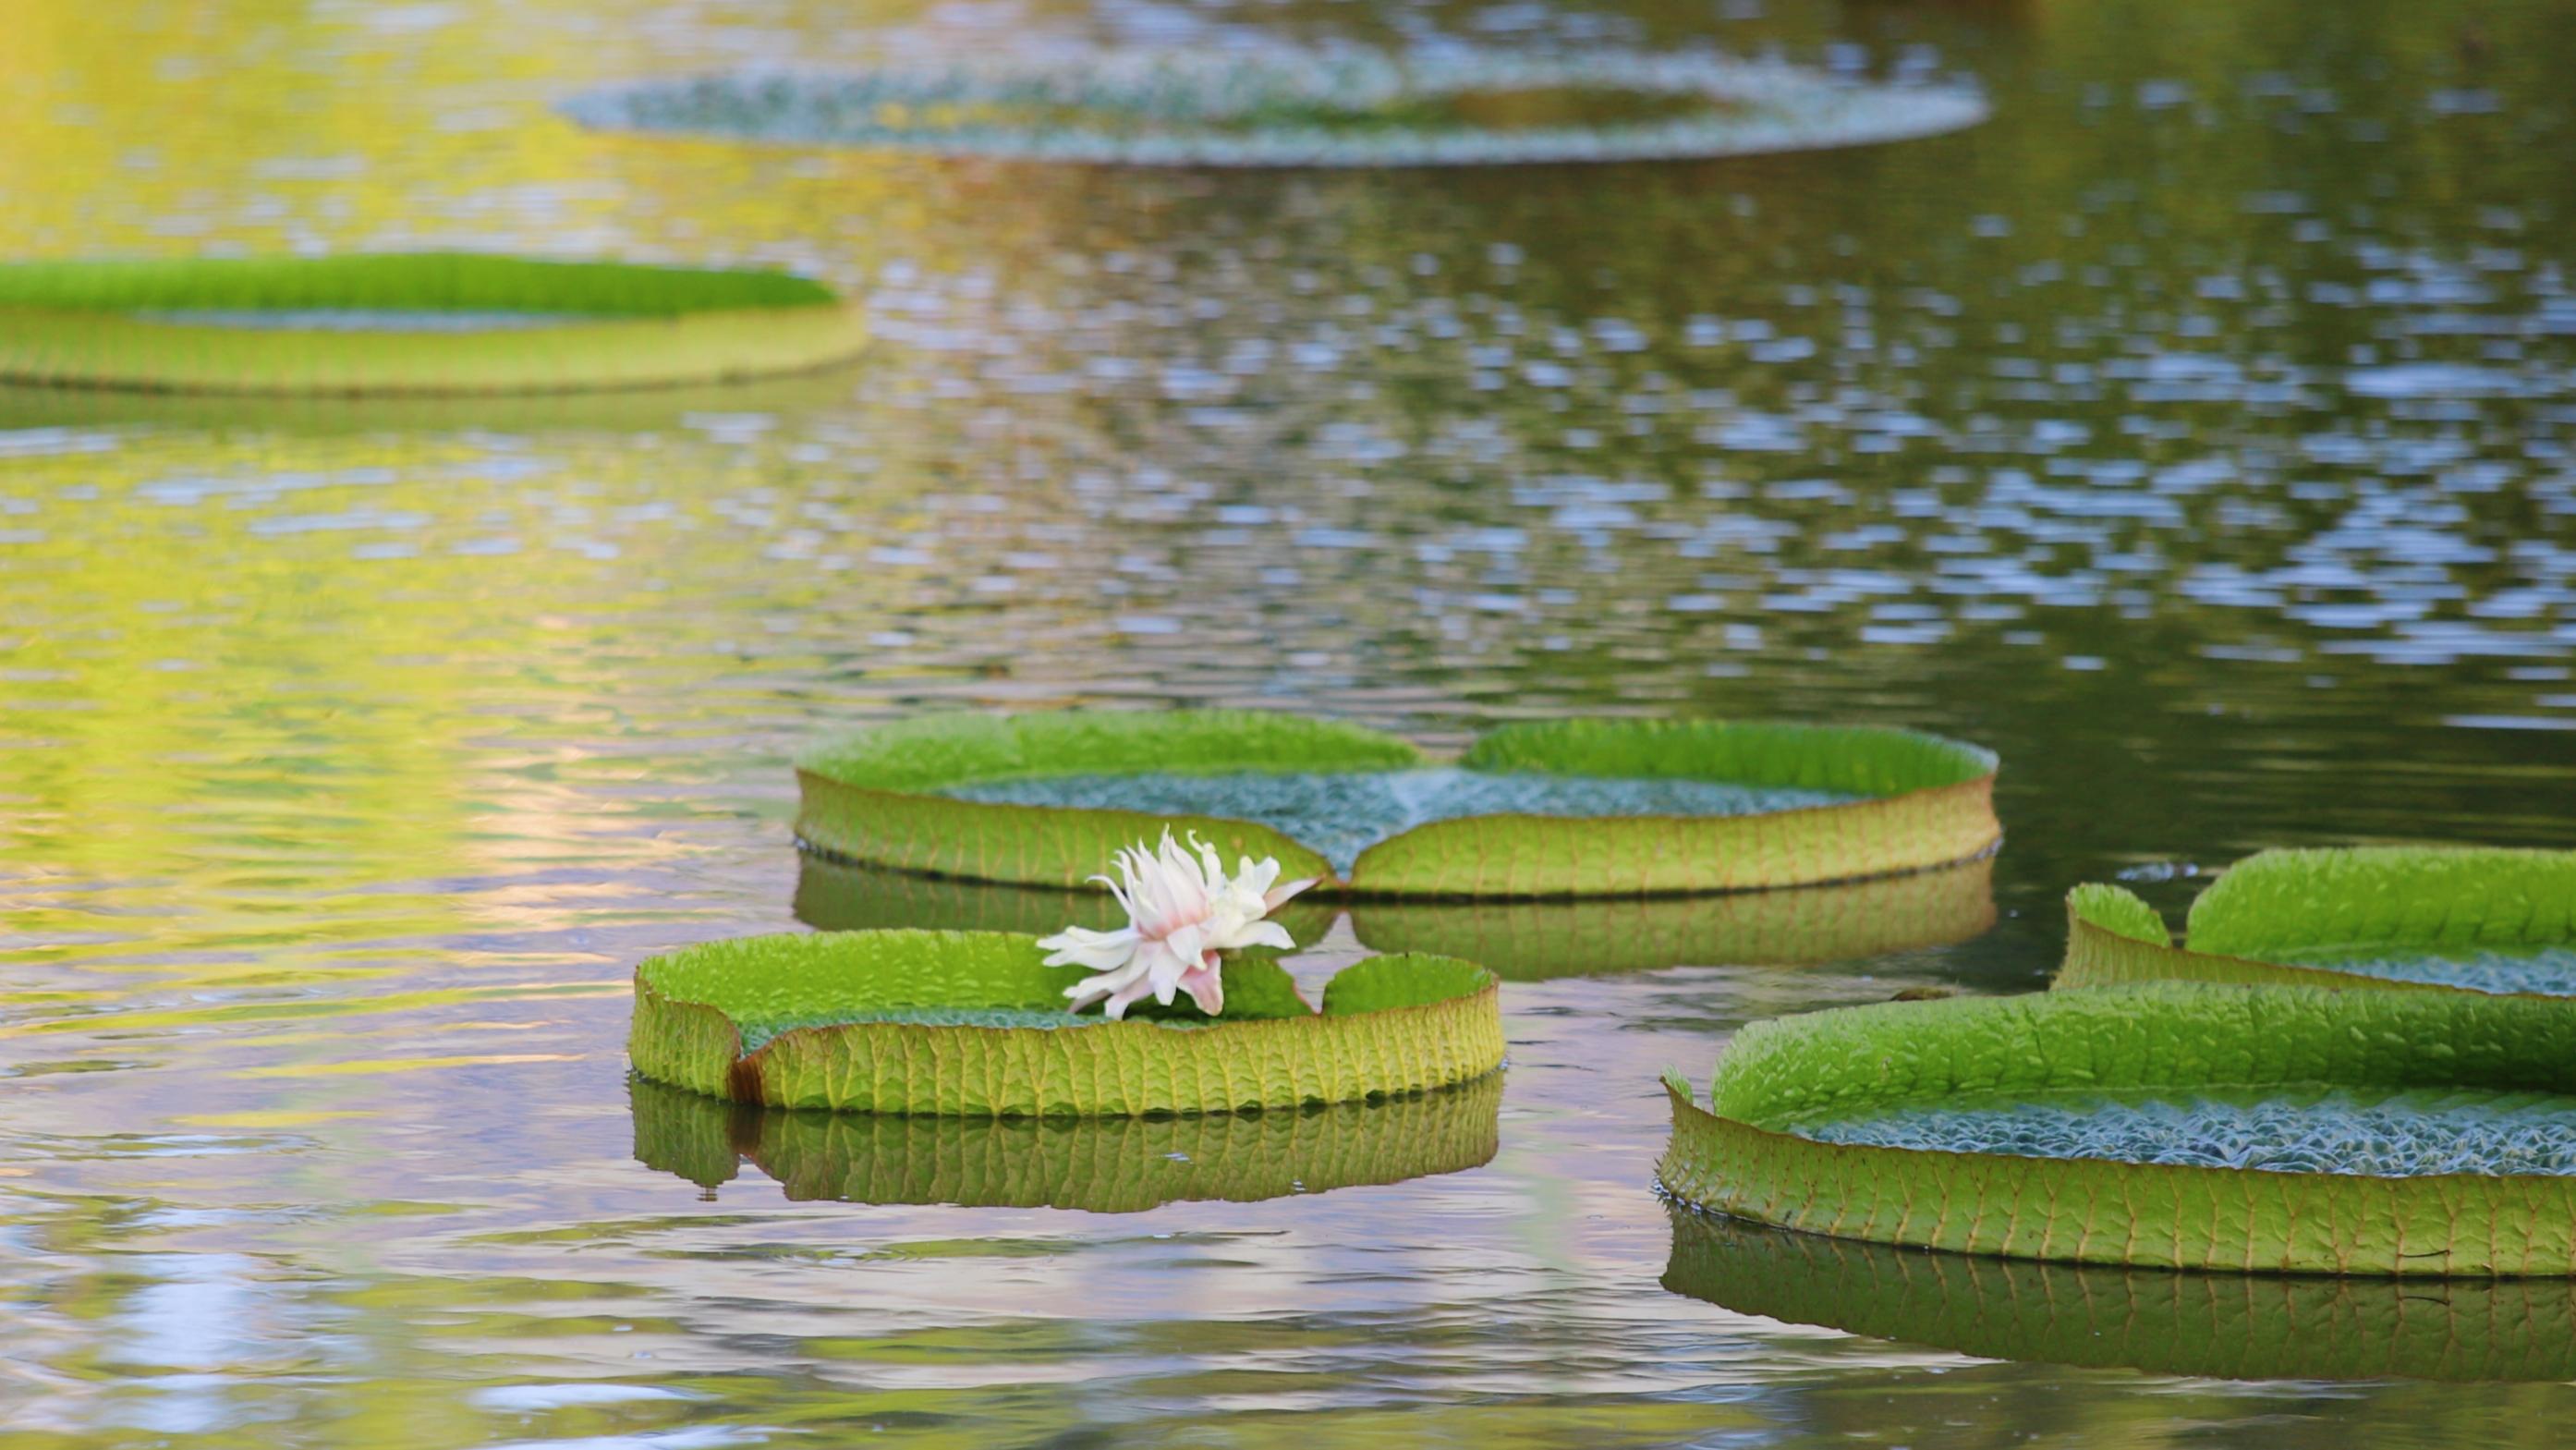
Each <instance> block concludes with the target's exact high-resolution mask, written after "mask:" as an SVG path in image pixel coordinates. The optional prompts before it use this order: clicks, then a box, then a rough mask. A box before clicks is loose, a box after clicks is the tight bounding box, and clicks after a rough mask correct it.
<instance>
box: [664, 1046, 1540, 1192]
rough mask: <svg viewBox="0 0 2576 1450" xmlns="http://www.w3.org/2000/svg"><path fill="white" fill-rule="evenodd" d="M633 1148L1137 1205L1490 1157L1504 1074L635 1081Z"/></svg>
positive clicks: (839, 1180)
mask: <svg viewBox="0 0 2576 1450" xmlns="http://www.w3.org/2000/svg"><path fill="white" fill-rule="evenodd" d="M633 1087H634V1099H635V1157H636V1159H637V1161H639V1162H641V1163H643V1164H644V1165H645V1166H647V1167H650V1168H657V1169H660V1170H663V1171H665V1172H670V1173H676V1174H678V1175H679V1176H681V1177H682V1178H685V1179H688V1180H689V1181H690V1182H692V1183H695V1184H698V1185H699V1186H700V1187H703V1188H715V1187H718V1186H720V1185H722V1184H725V1183H728V1182H731V1181H732V1180H733V1178H734V1176H735V1175H736V1174H737V1173H738V1172H739V1171H740V1169H741V1165H742V1163H743V1162H744V1161H745V1160H748V1161H750V1162H751V1163H752V1164H753V1165H754V1166H756V1167H758V1168H759V1169H760V1171H761V1172H763V1173H765V1174H767V1175H769V1176H770V1177H771V1178H773V1179H776V1180H777V1182H778V1185H779V1187H780V1189H781V1191H782V1192H784V1193H785V1195H786V1196H787V1197H788V1198H790V1199H793V1200H797V1201H807V1200H817V1199H820V1200H830V1201H833V1202H841V1203H953V1204H960V1205H964V1206H967V1207H973V1208H1073V1209H1083V1210H1087V1211H1089V1212H1092V1213H1136V1212H1141V1211H1143V1210H1145V1209H1149V1208H1157V1207H1160V1206H1161V1205H1163V1204H1166V1203H1179V1202H1193V1201H1200V1200H1207V1199H1221V1200H1225V1201H1227V1202H1233V1203H1254V1202H1258V1201H1260V1200H1262V1199H1266V1198H1282V1197H1286V1196H1287V1195H1290V1194H1298V1193H1325V1192H1329V1191H1331V1190H1333V1189H1336V1188H1351V1187H1357V1186H1361V1185H1364V1184H1374V1183H1401V1182H1403V1181H1405V1180H1406V1179H1410V1178H1427V1177H1430V1176H1432V1175H1434V1174H1440V1173H1457V1172H1461V1171H1463V1170H1465V1169H1469V1168H1477V1167H1481V1166H1483V1165H1484V1164H1485V1163H1487V1162H1489V1161H1491V1160H1492V1158H1493V1156H1494V1149H1495V1146H1496V1143H1497V1141H1498V1139H1497V1126H1496V1124H1497V1117H1498V1114H1499V1112H1500V1109H1501V1106H1502V1100H1503V1080H1502V1076H1501V1075H1500V1074H1498V1073H1488V1074H1486V1075H1485V1076H1483V1077H1480V1078H1477V1079H1475V1080H1473V1081H1470V1082H1466V1083H1461V1084H1459V1085H1458V1086H1455V1087H1449V1088H1442V1089H1440V1090H1438V1091H1435V1092H1427V1093H1416V1094H1412V1095H1409V1096H1405V1097H1398V1098H1391V1099H1389V1100H1387V1101H1385V1102H1380V1103H1337V1104H1332V1105H1329V1106H1318V1107H1307V1108H1279V1109H1272V1110H1269V1111H1265V1112H1258V1113H1202V1114H1193V1115H1190V1116H1186V1117H1164V1118H953V1117H917V1116H916V1117H895V1116H890V1115H887V1114H881V1113H827V1112H798V1111H794V1110H790V1109H785V1108H762V1107H756V1106H752V1105H750V1104H745V1103H725V1102H719V1101H717V1100H716V1099H714V1098H710V1097H706V1096H704V1095H702V1094H699V1093H694V1092H690V1091H688V1090H687V1089H685V1088H671V1087H664V1086H662V1085H660V1084H658V1083H652V1082H645V1081H642V1080H638V1081H636V1082H635V1083H634V1085H633Z"/></svg>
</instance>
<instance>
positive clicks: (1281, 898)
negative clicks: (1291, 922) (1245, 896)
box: [1261, 876, 1324, 911]
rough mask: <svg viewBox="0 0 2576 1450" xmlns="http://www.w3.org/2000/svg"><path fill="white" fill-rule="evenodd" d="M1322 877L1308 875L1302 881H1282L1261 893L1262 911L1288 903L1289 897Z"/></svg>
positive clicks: (1274, 909)
mask: <svg viewBox="0 0 2576 1450" xmlns="http://www.w3.org/2000/svg"><path fill="white" fill-rule="evenodd" d="M1323 879H1324V878H1322V877H1321V876H1309V877H1307V878H1306V879H1305V880H1303V881H1286V882H1282V883H1280V884H1279V885H1277V886H1274V887H1272V888H1270V889H1269V890H1268V891H1265V892H1263V893H1262V895H1261V908H1262V910H1264V911H1277V910H1278V909H1279V908H1280V907H1282V906H1285V905H1287V904H1288V901H1289V898H1291V897H1293V896H1295V895H1296V894H1297V893H1298V892H1300V891H1303V890H1305V889H1306V888H1307V887H1309V886H1312V885H1314V884H1315V883H1316V882H1318V881H1321V880H1323Z"/></svg>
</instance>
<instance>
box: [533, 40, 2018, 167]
mask: <svg viewBox="0 0 2576 1450" xmlns="http://www.w3.org/2000/svg"><path fill="white" fill-rule="evenodd" d="M564 110H565V112H566V113H567V114H569V115H570V116H571V117H572V118H573V119H575V120H577V121H580V122H581V123H583V124H585V125H589V126H595V127H599V128H602V129H607V130H626V131H647V132H658V133H666V134H678V135H710V136H730V137H740V138H744V139H754V140H762V141H788V142H806V143H817V144H825V145H843V146H865V147H874V148H887V149H894V150H904V151H919V152H928V153H931V154H934V155H941V156H994V157H1004V158H1009V159H1016V160H1029V161H1057V162H1089V163H1108V164H1120V165H1134V166H1345V167H1347V166H1474V165H1497V164H1514V163H1524V164H1525V163H1536V162H1569V161H1639V160H1655V159H1665V158H1678V157H1705V156H1734V155H1744V154H1752V153H1763V152H1777V151H1799V150H1810V149H1815V148H1818V147H1829V146H1854V145H1864V144H1869V143H1875V142H1886V141H1897V140H1903V139H1907V138H1910V137H1917V136H1928V135H1934V134H1937V133H1940V132H1943V131H1953V130H1957V129H1959V128H1961V127H1965V126H1970V125H1974V124H1975V123H1977V122H1978V121H1981V120H1983V119H1985V116H1986V113H1987V107H1986V103H1985V101H1984V98H1983V97H1981V96H1980V95H1978V94H1977V93H1976V92H1974V91H1972V90H1967V89H1964V88H1961V87H1957V86H1946V85H1888V84H1871V83H1864V82H1859V81H1854V80H1849V79H1845V78H1840V77H1834V76H1829V75H1826V74H1823V73H1821V72H1818V71H1813V70H1808V69H1804V68H1801V67H1797V66H1792V65H1787V64H1783V63H1779V62H1775V61H1741V60H1729V59H1726V58H1724V57H1720V56H1713V55H1703V54H1680V53H1672V52H1665V53H1659V54H1645V53H1639V52H1631V51H1619V50H1612V49H1608V48H1604V47H1584V48H1581V49H1578V50H1575V51H1572V52H1569V53H1566V54H1562V55H1529V54H1506V53H1501V52H1492V51H1477V50H1471V49H1467V48H1463V47H1455V46H1452V47H1445V48H1443V49H1441V50H1439V51H1437V52H1426V53H1423V54H1419V55H1413V56H1404V57H1398V56H1389V55H1381V54H1375V53H1371V52H1365V51H1359V50H1351V49H1342V50H1335V51H1331V52H1308V51H1296V50H1284V49H1274V50H1270V51H1266V52H1245V51H1240V50H1222V49H1220V50H1215V51H1189V52H1180V51H1172V52H1155V51H1115V52H1107V53H1100V54H1092V55H1084V56H1078V57H1062V58H1056V59H1051V60H1046V61H1032V60H987V61H982V62H977V63H970V64H959V65H950V66H944V67H942V66H919V65H909V66H905V67H901V68H879V69H869V70H854V71H847V72H843V73H840V74H834V75H823V74H796V73H775V72H773V73H745V74H732V75H723V74H719V75H707V76H695V77H685V78H679V79H671V80H651V81H643V82H638V83H634V84H630V85H621V86H613V87H609V88H606V89H603V90H597V91H593V92H590V93H588V94H586V95H582V96H578V97H575V98H574V99H573V100H572V101H570V102H569V103H567V104H566V105H565V107H564Z"/></svg>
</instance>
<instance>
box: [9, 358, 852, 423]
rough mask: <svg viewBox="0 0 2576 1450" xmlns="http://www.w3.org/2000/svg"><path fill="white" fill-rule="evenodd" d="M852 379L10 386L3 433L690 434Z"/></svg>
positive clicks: (823, 397) (776, 411)
mask: <svg viewBox="0 0 2576 1450" xmlns="http://www.w3.org/2000/svg"><path fill="white" fill-rule="evenodd" d="M856 386H857V384H856V383H855V382H854V381H853V378H852V376H851V374H850V373H849V372H848V371H847V370H825V371H805V372H797V373H792V374H781V375H779V376H777V377H763V378H754V379H746V380H744V381H740V382H705V383H674V384H672V385H670V386H668V387H653V388H615V389H602V390H591V391H582V392H561V391H549V392H527V393H464V394H448V393H431V394H421V393H401V394H375V395H369V396H365V397H349V396H345V395H323V394H304V395H284V396H270V397H263V398H261V399H260V401H259V406H258V407H256V408H245V407H243V406H242V400H241V398H240V397H239V396H237V395H233V394H227V393H169V392H137V391H133V390H130V389H105V388H61V387H46V386H43V385H37V384H20V383H7V382H0V432H9V431H13V430H17V429H28V428H76V429H108V428H114V429H124V428H151V429H156V430H177V429H184V430H187V431H190V432H199V433H221V434H240V433H261V434H290V435H293V436H296V437H314V436H320V437H346V436H349V435H352V434H385V433H401V434H412V435H419V434H434V433H479V434H489V433H618V434H634V433H642V432H661V433H672V434H679V433H685V432H688V431H690V430H692V429H693V428H701V427H706V426H709V425H710V424H711V422H712V421H713V420H717V419H727V418H735V417H740V416H743V415H747V414H755V413H759V414H769V415H772V416H777V417H794V416H797V415H801V414H808V413H812V412H815V411H818V410H821V409H826V408H835V407H841V406H844V405H846V404H847V403H848V402H849V400H850V397H851V394H852V392H853V390H854V388H855V387H856Z"/></svg>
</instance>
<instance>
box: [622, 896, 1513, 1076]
mask: <svg viewBox="0 0 2576 1450" xmlns="http://www.w3.org/2000/svg"><path fill="white" fill-rule="evenodd" d="M1045 955H1046V953H1045V952H1044V951H1043V950H1042V949H1041V948H1039V946H1038V945H1037V942H1036V939H1035V938H1033V937H1028V936H1022V935H1017V934H1012V933H1004V932H935V931H862V932H824V933H816V934H811V935H794V934H790V935H780V936H764V937H745V938H738V939H735V940H730V941H719V942H710V943H707V944H706V945H704V946H697V947H691V948H688V949H687V950H684V951H679V952H674V953H672V954H670V955H669V956H662V957H655V958H653V959H651V960H650V961H647V962H645V963H644V964H643V965H641V966H639V967H637V968H636V971H635V1020H634V1025H633V1028H632V1030H631V1032H630V1034H629V1037H628V1042H627V1051H628V1055H629V1056H630V1057H631V1058H632V1059H633V1061H634V1064H635V1069H636V1071H637V1072H639V1073H641V1074H642V1075H644V1076H645V1077H647V1078H650V1079H652V1080H654V1081H657V1082H665V1083H672V1084H676V1085H678V1086H681V1087H686V1088H690V1089H692V1090H695V1091H697V1092H701V1093H706V1094H709V1095H711V1096H715V1097H721V1098H726V1099H729V1100H731V1101H735V1102H745V1103H760V1104H765V1105H768V1106H772V1107H788V1108H836V1109H844V1110H850V1111H859V1112H878V1113H924V1114H952V1115H958V1116H967V1117H993V1118H1007V1117H1023V1116H1030V1117H1054V1116H1081V1117H1092V1116H1133V1115H1141V1114H1153V1113H1206V1112H1229V1111H1238V1110H1245V1109H1253V1108H1277V1107H1296V1106H1302V1105H1305V1104H1310V1103H1337V1102H1355V1101H1360V1100H1364V1099H1371V1098H1379V1097H1386V1096H1390V1095H1396V1094H1402V1093H1412V1092H1422V1091H1426V1090H1429V1089H1432V1088H1438V1087H1446V1086H1448V1085H1450V1084H1452V1083H1458V1082H1465V1081H1467V1080H1469V1079H1471V1078H1475V1077H1480V1076H1483V1075H1484V1074H1485V1073H1488V1072H1491V1071H1492V1070H1493V1069H1495V1068H1496V1067H1498V1066H1500V1065H1501V1064H1502V1059H1503V1031H1502V1018H1501V1013H1500V1011H1499V1009H1498V1007H1497V1005H1496V996H1497V994H1496V986H1495V981H1494V977H1493V974H1492V973H1490V972H1487V971H1486V970H1485V969H1484V968H1482V967H1479V966H1476V965H1475V964H1473V963H1470V962H1462V961H1457V960H1454V959H1451V958H1446V957H1426V956H1392V957H1372V958H1370V959H1369V960H1367V961H1363V962H1360V963H1358V964H1356V965H1354V966H1351V967H1349V968H1346V969H1345V970H1344V971H1343V972H1342V973H1341V974H1340V975H1339V976H1337V977H1335V978H1334V979H1333V980H1332V982H1331V983H1330V984H1328V985H1327V986H1326V988H1325V991H1324V1001H1323V1006H1322V1008H1321V1010H1320V1011H1317V1010H1310V1009H1308V1007H1307V1006H1306V1004H1305V1003H1304V1002H1303V1001H1302V1000H1300V999H1299V997H1298V996H1297V993H1296V990H1295V988H1294V985H1293V984H1292V983H1291V982H1290V981H1289V979H1288V975H1287V973H1286V971H1285V970H1284V969H1282V968H1281V967H1280V966H1279V965H1278V963H1277V962H1276V961H1270V960H1264V959H1261V958H1258V957H1248V958H1241V959H1234V960H1229V961H1228V963H1227V966H1226V972H1225V986H1226V1003H1225V1007H1226V1010H1225V1015H1224V1016H1222V1017H1219V1018H1214V1019H1211V1018H1207V1017H1203V1016H1200V1015H1199V1014H1198V1013H1197V1011H1196V1009H1195V1008H1192V1007H1190V1006H1188V1005H1187V1003H1186V1001H1183V1002H1182V1003H1180V1004H1179V1005H1176V1006H1175V1007H1172V1008H1164V1009H1150V1010H1141V1011H1139V1012H1137V1013H1131V1014H1130V1015H1129V1017H1128V1018H1127V1020H1125V1021H1123V1022H1112V1021H1108V1020H1106V1019H1105V1018H1103V1017H1101V1016H1100V1015H1098V1014H1097V1013H1086V1014H1074V1013H1070V1012H1067V1011H1065V1010H1064V995H1063V994H1064V989H1065V987H1066V986H1068V985H1069V984H1071V983H1072V982H1074V981H1076V980H1078V973H1076V972H1075V971H1074V970H1073V969H1069V968H1066V969H1059V968H1053V967H1048V966H1046V965H1044V958H1045Z"/></svg>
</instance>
